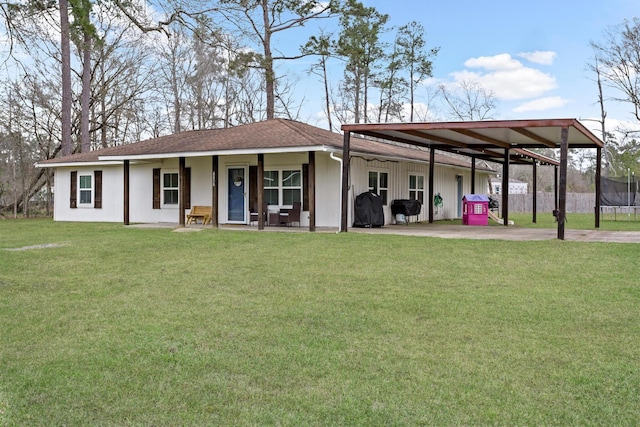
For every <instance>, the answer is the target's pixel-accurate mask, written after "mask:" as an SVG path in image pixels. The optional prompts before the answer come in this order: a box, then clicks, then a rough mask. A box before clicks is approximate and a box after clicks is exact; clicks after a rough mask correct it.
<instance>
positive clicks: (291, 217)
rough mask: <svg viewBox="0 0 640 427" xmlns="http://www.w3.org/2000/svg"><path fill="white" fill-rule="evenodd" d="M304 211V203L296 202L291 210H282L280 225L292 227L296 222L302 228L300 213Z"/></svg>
mask: <svg viewBox="0 0 640 427" xmlns="http://www.w3.org/2000/svg"><path fill="white" fill-rule="evenodd" d="M301 210H302V203H300V202H295V203H294V204H293V208H291V209H286V208H285V209H280V213H279V220H278V225H283V224H284V225H286V226H287V227H291V224H293V223H294V222H297V223H298V227H300V211H301Z"/></svg>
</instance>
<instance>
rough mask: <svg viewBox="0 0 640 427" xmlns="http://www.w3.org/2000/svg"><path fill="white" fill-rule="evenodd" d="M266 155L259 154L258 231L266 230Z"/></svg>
mask: <svg viewBox="0 0 640 427" xmlns="http://www.w3.org/2000/svg"><path fill="white" fill-rule="evenodd" d="M263 205H264V154H263V153H259V154H258V230H264V216H265V212H263V210H264V209H263V208H264V207H263Z"/></svg>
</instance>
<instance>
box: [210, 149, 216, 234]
mask: <svg viewBox="0 0 640 427" xmlns="http://www.w3.org/2000/svg"><path fill="white" fill-rule="evenodd" d="M211 225H212V226H213V227H216V228H217V227H218V156H212V157H211Z"/></svg>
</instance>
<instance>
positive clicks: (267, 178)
mask: <svg viewBox="0 0 640 427" xmlns="http://www.w3.org/2000/svg"><path fill="white" fill-rule="evenodd" d="M279 188H280V171H264V200H265V201H266V202H267V204H268V205H270V206H278V205H279V204H280V201H279V200H280V199H279V196H278V195H279V193H280V190H279Z"/></svg>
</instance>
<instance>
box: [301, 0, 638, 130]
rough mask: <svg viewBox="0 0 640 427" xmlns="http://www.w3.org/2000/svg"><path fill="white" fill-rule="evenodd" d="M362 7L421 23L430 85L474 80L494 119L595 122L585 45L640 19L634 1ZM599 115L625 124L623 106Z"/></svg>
mask: <svg viewBox="0 0 640 427" xmlns="http://www.w3.org/2000/svg"><path fill="white" fill-rule="evenodd" d="M363 3H364V4H365V5H367V6H373V7H375V8H376V9H377V10H378V11H380V12H381V13H386V14H388V15H389V16H390V22H389V24H390V25H392V26H396V27H398V26H402V25H404V24H406V23H408V22H410V21H412V20H416V21H418V22H420V23H421V24H422V25H423V26H424V28H425V31H426V37H427V42H428V45H429V47H434V46H439V47H440V52H439V54H438V55H437V57H435V59H434V61H433V64H434V81H433V82H431V83H432V84H439V83H447V82H449V83H450V82H455V81H456V80H458V79H471V78H473V79H478V80H479V81H480V82H481V83H482V84H483V85H484V86H485V87H487V88H489V89H491V90H492V91H493V93H494V94H495V95H496V97H497V99H498V104H497V106H498V108H497V111H496V114H495V118H497V119H525V118H550V117H562V118H569V117H570V118H581V119H584V118H599V106H598V105H597V104H596V101H597V96H598V93H597V86H596V84H595V82H594V79H595V75H594V74H593V73H591V72H590V71H588V69H587V63H588V62H589V61H590V60H591V59H592V58H593V54H594V52H593V49H592V48H591V46H590V42H591V41H600V40H602V35H603V32H604V30H606V29H607V28H610V27H611V26H615V25H619V24H621V23H622V22H623V20H624V19H625V18H626V19H631V18H633V17H634V16H638V17H640V3H639V2H638V0H607V1H602V0H601V1H591V2H589V1H586V2H585V1H573V0H555V1H550V0H538V1H536V2H521V1H513V0H510V1H506V0H489V1H477V0H475V1H471V0H457V1H438V2H427V1H419V0H364V1H363ZM335 77H337V78H339V77H341V76H335ZM307 107H311V105H307ZM319 108H321V105H320V106H319ZM606 108H607V110H608V111H609V116H608V117H609V118H610V119H611V121H610V123H611V124H610V125H613V124H614V121H615V122H617V121H624V120H631V116H630V114H629V113H628V111H630V109H629V108H628V107H625V106H624V105H616V104H613V103H608V104H607V105H606ZM587 124H588V123H587V122H585V125H587ZM592 126H593V127H596V128H597V127H598V126H599V125H598V124H597V123H592Z"/></svg>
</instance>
